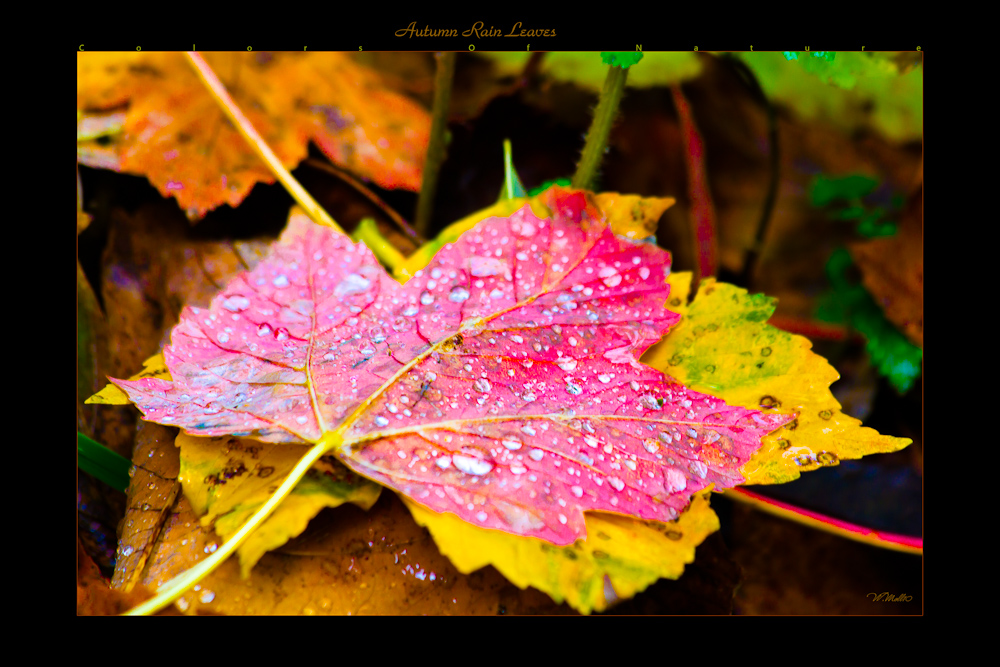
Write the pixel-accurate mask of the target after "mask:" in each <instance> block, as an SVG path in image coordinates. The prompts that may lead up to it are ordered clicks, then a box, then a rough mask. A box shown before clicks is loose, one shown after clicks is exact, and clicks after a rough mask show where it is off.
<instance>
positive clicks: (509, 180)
mask: <svg viewBox="0 0 1000 667" xmlns="http://www.w3.org/2000/svg"><path fill="white" fill-rule="evenodd" d="M526 196H527V194H526V193H525V190H524V185H523V184H522V183H521V179H520V177H519V176H518V175H517V171H515V170H514V158H513V157H512V153H511V148H510V139H504V140H503V188H501V189H500V198H499V199H497V201H498V202H502V201H508V200H510V199H517V198H518V197H526Z"/></svg>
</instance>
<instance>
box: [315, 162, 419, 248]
mask: <svg viewBox="0 0 1000 667" xmlns="http://www.w3.org/2000/svg"><path fill="white" fill-rule="evenodd" d="M306 164H307V165H309V166H310V167H313V168H315V169H319V170H320V171H325V172H326V173H328V174H330V175H332V176H336V177H337V178H339V179H340V180H342V181H343V182H344V183H347V184H348V185H350V186H351V187H352V188H354V189H355V190H357V191H358V193H360V194H361V195H363V196H364V197H365V198H366V199H367V200H368V201H370V202H371V203H372V204H374V205H375V206H376V207H377V208H378V209H379V210H380V211H382V212H383V213H385V215H386V217H387V218H389V219H390V220H392V221H393V222H394V223H396V225H397V226H398V227H399V229H400V231H402V232H403V233H404V234H406V235H407V236H409V237H410V238H411V239H413V241H414V243H416V244H417V245H423V243H424V239H423V237H421V236H420V235H419V234H417V232H416V230H415V229H413V227H411V226H410V223H408V222H407V221H406V220H404V219H403V216H401V215H400V214H399V213H397V212H396V209H394V208H393V207H391V206H389V205H388V204H386V203H385V202H384V201H383V200H382V198H381V197H379V196H378V195H377V194H375V193H374V192H372V191H371V190H370V189H369V188H367V187H366V186H365V184H364V183H362V182H361V181H359V180H358V179H356V178H354V176H351V175H350V174H349V173H347V172H346V171H344V170H343V169H340V168H339V167H337V166H335V165H332V164H330V163H328V162H324V161H323V160H318V159H316V158H312V157H311V158H309V159H307V160H306Z"/></svg>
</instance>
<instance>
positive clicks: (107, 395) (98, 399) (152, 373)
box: [84, 352, 173, 405]
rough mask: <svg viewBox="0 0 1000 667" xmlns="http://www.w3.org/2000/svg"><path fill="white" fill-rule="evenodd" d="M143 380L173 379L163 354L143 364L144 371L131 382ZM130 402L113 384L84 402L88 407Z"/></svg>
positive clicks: (158, 353)
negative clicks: (97, 404)
mask: <svg viewBox="0 0 1000 667" xmlns="http://www.w3.org/2000/svg"><path fill="white" fill-rule="evenodd" d="M142 378H159V379H161V380H172V379H173V378H171V377H170V371H169V370H167V363H166V362H165V361H164V360H163V353H162V352H157V353H156V354H155V355H153V356H152V357H150V358H149V359H146V361H144V362H142V370H141V371H140V372H138V373H136V374H135V375H133V376H132V377H130V378H129V380H140V379H142ZM130 402H131V401H129V399H128V395H127V394H126V393H125V392H124V391H122V390H121V389H119V388H118V387H117V386H115V385H113V384H109V385H108V386H107V387H105V388H104V389H102V390H100V391H99V392H97V393H96V394H94V395H93V396H91V397H90V398H88V399H87V400H86V401H84V403H86V404H88V405H90V404H92V403H99V404H103V405H128V404H129V403H130Z"/></svg>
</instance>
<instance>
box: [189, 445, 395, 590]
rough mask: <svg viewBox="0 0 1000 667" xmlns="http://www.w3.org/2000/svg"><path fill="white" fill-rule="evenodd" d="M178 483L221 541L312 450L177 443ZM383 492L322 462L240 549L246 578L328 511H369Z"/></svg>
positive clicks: (333, 464) (329, 461)
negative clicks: (341, 508)
mask: <svg viewBox="0 0 1000 667" xmlns="http://www.w3.org/2000/svg"><path fill="white" fill-rule="evenodd" d="M176 444H177V446H178V447H180V450H181V466H180V475H179V476H178V479H179V480H180V481H181V485H182V486H183V487H184V495H185V496H186V497H187V498H188V500H189V501H190V503H191V506H192V508H193V509H194V511H195V513H196V514H199V515H201V524H202V525H203V526H205V527H206V528H207V527H210V526H211V527H214V529H215V532H216V533H217V534H218V535H219V536H220V537H222V538H223V539H228V538H229V536H230V535H232V534H234V533H235V532H236V531H238V530H239V529H240V528H241V527H243V524H244V523H246V521H247V519H249V518H250V517H251V516H253V514H254V512H256V511H257V510H258V509H260V506H261V505H263V504H264V503H265V502H267V499H268V498H269V497H270V496H271V494H272V493H274V490H275V489H276V488H277V487H278V485H279V484H281V482H282V481H283V480H284V478H285V477H287V476H288V474H289V473H290V472H291V470H292V468H294V467H295V464H296V463H298V461H299V459H301V458H302V456H303V455H304V454H305V452H306V451H308V450H309V447H308V446H300V445H275V444H270V443H265V442H257V441H256V440H250V439H247V438H236V437H232V436H228V437H220V438H196V437H192V436H189V435H186V434H184V433H181V434H180V435H178V436H177V441H176ZM381 490H382V487H381V486H379V485H378V484H375V483H374V482H370V481H368V480H366V479H364V478H362V477H359V476H358V475H355V474H354V473H352V472H351V471H349V470H348V469H347V468H345V467H344V466H343V465H342V464H340V463H339V462H337V461H336V460H335V459H333V457H332V456H331V457H325V458H323V459H320V460H319V461H318V462H317V463H316V464H315V465H314V466H313V467H312V469H311V470H310V471H309V472H308V473H307V474H306V476H305V477H303V478H302V480H301V481H300V482H299V483H298V485H297V486H296V487H295V489H294V490H293V491H292V492H291V494H289V496H288V497H287V498H285V500H284V501H283V502H282V503H281V504H280V505H279V506H278V508H277V509H276V510H275V511H274V513H272V514H271V516H270V517H268V519H267V520H266V521H265V522H264V523H263V524H262V525H261V526H260V527H259V528H258V529H257V530H256V531H254V532H253V534H252V535H250V537H248V538H247V540H246V541H245V542H244V543H243V544H242V545H241V546H240V548H239V550H238V551H237V553H238V554H239V559H240V572H241V575H242V576H243V577H246V576H248V575H249V573H250V570H251V569H252V568H253V566H254V565H255V564H256V563H257V561H259V560H260V558H261V556H263V555H264V554H265V553H267V552H268V551H271V550H272V549H276V548H278V547H280V546H282V545H283V544H285V543H286V542H288V540H290V539H291V538H293V537H296V536H297V535H299V534H301V533H302V531H304V530H305V529H306V525H307V524H308V523H309V521H310V520H311V519H312V518H313V517H315V516H316V515H317V514H319V511H320V510H322V509H323V508H325V507H339V506H340V505H342V504H344V503H345V502H349V503H353V504H355V505H357V506H358V507H361V508H362V509H365V510H367V509H369V508H370V507H371V506H372V505H374V504H375V501H376V500H378V496H379V493H380V492H381Z"/></svg>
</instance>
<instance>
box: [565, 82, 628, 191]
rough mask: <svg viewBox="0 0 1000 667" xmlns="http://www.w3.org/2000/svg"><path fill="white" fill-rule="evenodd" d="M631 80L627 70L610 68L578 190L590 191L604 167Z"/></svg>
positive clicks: (576, 181)
mask: <svg viewBox="0 0 1000 667" xmlns="http://www.w3.org/2000/svg"><path fill="white" fill-rule="evenodd" d="M627 78H628V68H627V67H617V66H615V65H610V66H609V67H608V76H607V78H606V79H604V88H603V90H601V97H600V99H599V100H598V102H597V110H596V111H594V120H593V122H592V123H591V124H590V130H589V131H588V132H587V140H586V142H585V143H584V146H583V154H582V155H581V156H580V162H579V164H578V165H577V167H576V173H575V174H573V187H574V188H582V189H585V190H586V189H589V188H590V186H591V184H592V182H593V180H594V177H595V175H596V174H597V169H598V167H600V166H601V160H603V159H604V150H605V148H607V145H608V135H609V134H611V125H612V123H613V122H614V119H615V114H616V113H617V112H618V103H619V102H620V101H621V99H622V93H623V92H624V91H625V80H626V79H627Z"/></svg>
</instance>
